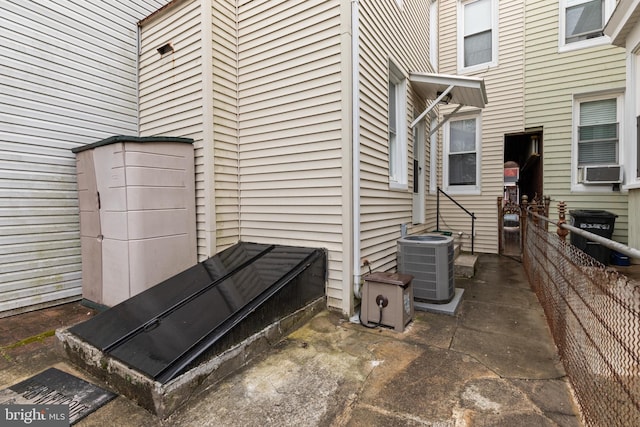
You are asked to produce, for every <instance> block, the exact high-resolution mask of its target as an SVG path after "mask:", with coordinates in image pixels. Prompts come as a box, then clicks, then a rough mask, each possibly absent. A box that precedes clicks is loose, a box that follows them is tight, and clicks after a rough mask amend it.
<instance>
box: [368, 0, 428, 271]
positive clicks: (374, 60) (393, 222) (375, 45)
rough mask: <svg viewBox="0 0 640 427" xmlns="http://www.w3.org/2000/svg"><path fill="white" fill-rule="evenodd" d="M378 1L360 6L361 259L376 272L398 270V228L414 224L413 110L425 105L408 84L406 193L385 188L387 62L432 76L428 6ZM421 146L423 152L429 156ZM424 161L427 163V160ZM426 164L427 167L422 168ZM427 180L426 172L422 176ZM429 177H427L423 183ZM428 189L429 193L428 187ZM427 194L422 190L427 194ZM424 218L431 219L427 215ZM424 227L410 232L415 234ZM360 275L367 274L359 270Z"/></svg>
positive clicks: (387, 181) (387, 167) (424, 227)
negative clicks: (411, 126) (367, 261)
mask: <svg viewBox="0 0 640 427" xmlns="http://www.w3.org/2000/svg"><path fill="white" fill-rule="evenodd" d="M401 3H402V6H398V2H396V1H386V0H376V1H367V2H360V58H359V60H360V65H359V66H360V131H359V132H358V134H359V135H360V141H359V144H360V188H361V194H360V205H361V208H360V209H361V216H360V224H361V230H360V235H361V251H360V259H361V260H363V259H367V260H369V261H370V263H371V268H372V269H374V270H378V271H386V270H392V269H395V268H396V251H397V240H398V239H399V238H400V232H401V225H402V224H407V223H408V224H411V221H412V197H413V192H412V185H411V183H412V182H413V181H412V180H413V170H412V169H413V132H412V130H411V129H410V128H409V124H410V123H411V121H412V120H413V117H414V110H417V111H419V112H422V111H423V110H424V108H425V105H424V103H423V102H422V101H421V100H419V99H417V96H416V95H415V93H414V92H413V90H412V88H411V84H407V91H408V93H407V103H408V105H407V107H406V111H407V117H406V123H407V124H406V126H407V129H406V135H407V139H408V141H407V149H408V156H407V170H408V177H407V183H408V185H407V188H406V189H403V190H394V189H391V188H390V184H389V146H388V145H389V133H388V132H389V131H388V123H389V122H388V84H389V61H392V62H393V63H394V64H395V66H397V67H398V68H400V70H401V71H402V72H403V73H404V74H405V76H408V73H409V72H410V71H416V72H433V68H432V67H431V64H430V63H429V49H428V46H429V42H428V41H429V28H428V23H429V2H422V1H404V2H401ZM429 151H430V144H429V141H428V140H427V141H425V153H429ZM427 162H428V159H427ZM425 165H428V163H425ZM424 176H425V177H428V176H429V174H428V171H426V173H425V174H424ZM426 179H427V178H425V180H426ZM425 188H426V189H428V188H429V184H428V182H426V187H425ZM425 192H426V191H425ZM426 217H427V218H429V212H428V210H427V212H426ZM425 229H426V226H425V225H418V226H414V227H411V229H410V233H419V232H421V231H424V230H425ZM360 268H361V270H360V273H364V272H366V271H368V270H366V269H365V268H364V267H362V266H360Z"/></svg>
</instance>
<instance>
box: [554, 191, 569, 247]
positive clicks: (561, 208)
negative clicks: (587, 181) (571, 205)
mask: <svg viewBox="0 0 640 427" xmlns="http://www.w3.org/2000/svg"><path fill="white" fill-rule="evenodd" d="M566 212H567V205H566V204H565V202H562V201H561V202H558V230H557V233H558V236H560V239H562V240H564V241H566V240H567V234H569V230H567V229H566V228H562V227H561V225H562V224H566V223H567V219H566V216H565V215H566Z"/></svg>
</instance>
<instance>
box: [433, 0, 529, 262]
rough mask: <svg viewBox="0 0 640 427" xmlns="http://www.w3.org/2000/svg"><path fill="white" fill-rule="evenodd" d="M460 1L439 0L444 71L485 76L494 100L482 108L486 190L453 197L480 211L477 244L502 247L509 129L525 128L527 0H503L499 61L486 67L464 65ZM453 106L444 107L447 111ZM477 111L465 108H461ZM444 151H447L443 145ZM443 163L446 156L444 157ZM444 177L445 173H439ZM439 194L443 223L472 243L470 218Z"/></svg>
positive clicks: (491, 249) (483, 182)
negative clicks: (501, 200) (500, 202)
mask: <svg viewBox="0 0 640 427" xmlns="http://www.w3.org/2000/svg"><path fill="white" fill-rule="evenodd" d="M458 4H459V3H458V1H443V2H441V4H440V29H441V32H440V72H441V73H444V74H459V75H463V76H473V77H480V78H483V79H484V81H485V87H486V91H487V97H488V99H489V103H488V104H487V106H486V107H485V108H484V110H482V112H481V116H480V117H481V122H482V141H481V157H480V158H481V160H480V161H481V178H480V180H481V181H480V182H481V193H480V194H479V195H453V196H452V197H453V198H454V199H455V200H456V201H458V203H460V204H461V205H462V206H464V207H465V208H466V209H467V210H469V211H470V212H473V213H474V214H475V215H476V217H477V220H476V226H475V227H476V230H475V233H476V236H475V250H476V251H478V252H487V253H497V252H498V233H497V230H498V226H497V224H498V215H497V204H496V201H497V197H498V196H500V195H502V194H503V168H504V135H505V134H509V133H517V132H522V131H523V130H524V121H523V117H524V92H523V88H524V82H523V77H524V58H523V49H524V39H523V35H522V28H523V26H524V4H523V2H522V1H508V2H505V1H500V2H496V4H499V11H498V27H499V29H498V60H497V65H496V66H494V67H489V68H486V69H483V70H481V71H476V72H469V73H461V72H460V71H459V68H460V66H459V64H458V63H457V57H458V52H457V51H458V44H457V26H458V24H457V8H458ZM449 111H451V107H446V108H445V107H443V108H441V112H442V113H447V112H449ZM465 111H473V110H471V109H468V108H463V109H462V110H461V111H460V113H464V112H465ZM440 156H442V151H441V150H440ZM440 159H441V161H440V162H439V163H440V164H441V163H442V157H440ZM439 182H440V183H442V174H439ZM443 199H445V198H444V197H441V198H440V201H441V205H440V216H441V218H440V229H443V230H450V231H453V232H454V235H457V234H458V233H459V232H463V233H464V238H463V240H462V241H461V243H462V249H463V250H465V251H469V250H470V249H471V242H470V235H471V219H470V217H469V216H468V215H466V214H465V213H464V212H463V211H462V210H460V209H459V208H458V207H456V206H455V205H454V204H452V203H451V202H449V201H447V200H443Z"/></svg>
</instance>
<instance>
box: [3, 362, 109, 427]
mask: <svg viewBox="0 0 640 427" xmlns="http://www.w3.org/2000/svg"><path fill="white" fill-rule="evenodd" d="M115 397H117V394H115V393H112V392H110V391H108V390H105V389H103V388H100V387H98V386H96V385H94V384H91V383H89V382H87V381H85V380H83V379H80V378H78V377H75V376H73V375H71V374H68V373H66V372H63V371H61V370H59V369H56V368H49V369H47V370H46V371H43V372H41V373H39V374H37V375H35V376H33V377H31V378H28V379H26V380H24V381H22V382H19V383H17V384H14V385H12V386H11V387H8V388H6V389H4V390H1V391H0V404H2V405H14V404H15V405H65V404H66V405H68V406H69V421H70V422H71V424H73V423H76V422H78V421H79V420H81V419H82V418H84V417H86V416H87V415H89V414H90V413H92V412H93V411H95V410H96V409H98V408H100V407H101V406H103V405H104V404H106V403H107V402H109V401H111V400H112V399H114V398H115Z"/></svg>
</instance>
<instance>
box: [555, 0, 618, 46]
mask: <svg viewBox="0 0 640 427" xmlns="http://www.w3.org/2000/svg"><path fill="white" fill-rule="evenodd" d="M589 1H590V0H560V1H559V2H558V4H559V12H558V21H559V25H558V51H559V52H570V51H573V50H579V49H585V48H589V47H594V46H602V45H608V44H610V43H611V38H610V37H609V36H607V35H605V34H604V33H603V35H602V36H601V37H595V38H592V39H588V40H580V41H577V42H571V43H567V42H566V41H565V38H566V37H565V36H566V34H565V33H566V28H567V13H566V10H567V8H569V7H572V6H576V5H579V4H582V3H587V2H589ZM603 1H604V21H603V23H602V27H603V29H604V26H605V24H606V23H607V21H608V20H609V18H610V17H611V14H612V13H613V10H614V9H615V7H616V0H603Z"/></svg>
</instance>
